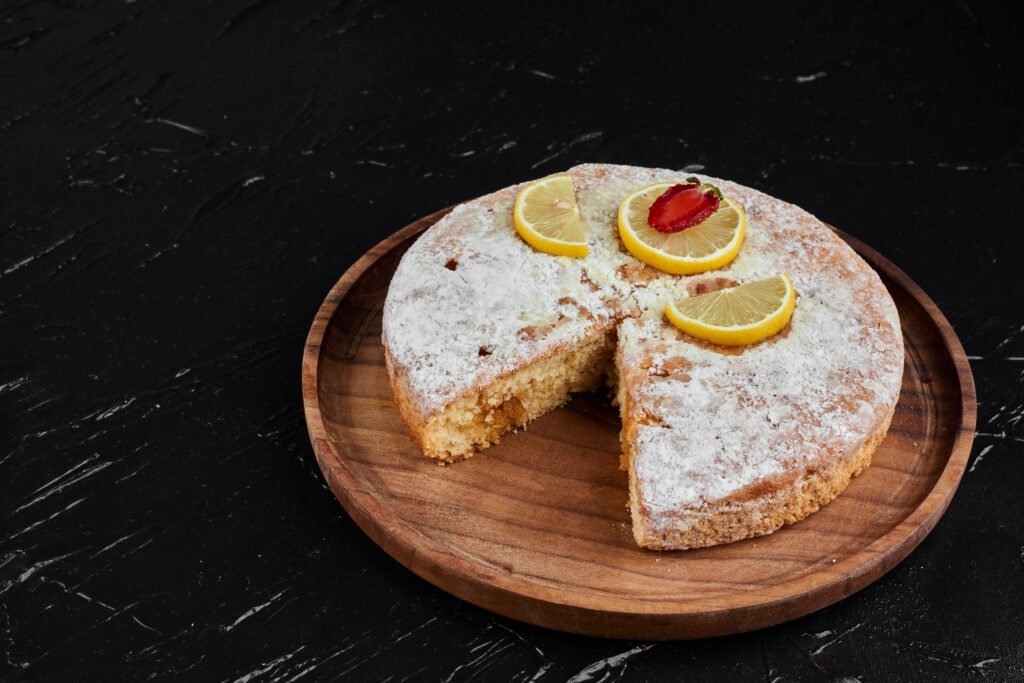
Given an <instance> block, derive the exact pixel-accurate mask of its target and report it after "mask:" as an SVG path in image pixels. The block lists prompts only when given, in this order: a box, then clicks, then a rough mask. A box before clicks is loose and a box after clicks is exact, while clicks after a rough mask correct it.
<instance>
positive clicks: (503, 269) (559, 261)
mask: <svg viewBox="0 0 1024 683" xmlns="http://www.w3.org/2000/svg"><path fill="white" fill-rule="evenodd" d="M567 173H568V174H569V175H570V176H571V178H572V182H573V185H574V187H575V196H576V199H577V203H578V211H579V216H580V220H581V223H582V225H583V226H584V227H585V229H586V238H585V239H586V243H587V248H586V250H585V252H584V253H585V254H586V255H585V256H583V257H581V258H571V257H567V256H553V255H551V254H548V253H543V252H542V251H538V250H536V249H534V248H533V247H531V246H530V245H529V244H527V243H526V241H524V239H523V238H521V237H520V235H519V234H517V230H516V226H515V225H514V220H513V206H514V204H515V202H516V197H517V195H518V194H519V191H520V189H521V188H522V187H523V186H522V185H519V186H514V187H509V188H506V189H504V190H500V191H498V192H495V193H493V194H489V195H487V196H484V197H481V198H479V199H476V200H473V201H470V202H467V203H465V204H462V205H460V206H458V207H456V208H455V209H453V210H452V212H451V213H449V214H448V215H447V216H446V217H445V218H443V219H442V220H441V221H439V222H438V223H437V224H435V225H434V226H432V227H431V228H429V229H428V230H427V231H426V232H424V234H423V235H422V236H421V237H420V238H419V239H418V240H417V241H416V242H415V243H414V244H413V245H412V246H411V247H410V249H409V250H408V252H407V253H406V254H405V255H404V257H403V258H402V261H401V263H400V264H399V266H398V269H397V270H396V272H395V275H394V277H393V279H392V282H391V285H390V288H389V290H388V294H387V298H386V301H385V305H384V312H383V343H384V348H385V359H386V363H387V371H388V377H389V380H390V383H391V388H392V392H393V394H394V398H395V403H396V405H397V406H398V409H399V412H400V413H401V415H402V418H403V420H404V421H405V423H406V426H407V427H408V431H409V434H410V436H411V437H412V439H413V441H414V442H415V443H416V444H417V446H418V447H419V449H420V450H421V451H422V452H423V453H424V454H425V455H426V456H428V457H430V458H434V459H435V460H437V461H439V462H441V463H450V462H454V461H457V460H461V459H463V458H467V457H470V456H471V455H473V454H474V453H477V452H479V451H480V450H482V449H484V448H486V447H487V446H489V445H492V444H495V443H497V442H498V440H499V438H500V437H501V435H502V434H504V433H505V432H508V431H509V430H513V429H517V428H520V427H523V426H525V425H526V424H527V423H528V422H529V421H530V420H532V419H534V418H536V417H538V416H540V415H542V414H544V413H546V412H548V411H550V410H552V409H553V408H555V407H557V406H559V405H561V404H563V403H564V402H565V401H566V400H568V398H569V397H570V395H571V394H572V393H573V392H580V391H588V390H592V389H596V388H598V387H600V386H602V385H603V384H604V383H605V381H606V380H607V381H609V382H610V383H611V384H612V385H613V387H614V391H613V393H614V396H615V400H616V402H617V403H618V406H619V410H620V413H621V416H622V432H621V443H622V465H623V467H624V468H625V469H626V470H627V471H628V473H629V491H628V497H629V505H630V510H631V514H632V519H633V534H634V537H635V539H636V542H637V543H638V544H639V545H641V546H644V547H647V548H659V549H681V548H694V547H704V546H709V545H715V544H718V543H726V542H730V541H735V540H739V539H742V538H748V537H751V536H757V535H761V534H767V533H771V532H772V531H774V530H776V529H778V528H779V527H780V526H782V525H783V524H788V523H792V522H795V521H797V520H799V519H801V518H803V517H805V516H807V515H808V514H810V513H812V512H814V511H815V510H817V509H818V508H819V507H820V506H821V505H824V504H825V503H827V502H829V501H830V500H832V499H833V498H835V496H837V495H838V494H839V493H841V492H842V490H843V489H844V488H845V487H846V486H847V484H848V483H849V481H850V479H851V478H852V477H853V476H855V475H857V474H859V473H860V472H861V471H862V470H863V469H864V468H866V467H867V466H868V465H869V464H870V462H871V455H872V453H873V451H874V449H875V448H876V447H877V445H878V444H879V443H880V442H881V440H882V439H883V438H884V436H885V433H886V430H887V429H888V426H889V422H890V420H891V417H892V414H893V410H894V408H895V405H896V400H897V398H898V395H899V390H900V383H901V379H902V372H903V341H902V340H903V338H902V334H901V332H900V325H899V318H898V316H897V312H896V306H895V304H894V303H893V301H892V299H891V297H890V296H889V294H888V292H887V291H886V289H885V287H884V285H883V284H882V282H881V280H880V279H879V277H878V275H877V274H876V273H875V272H874V271H873V270H872V269H871V268H870V267H869V266H868V265H867V264H866V263H865V262H864V261H863V260H862V259H861V258H860V257H859V256H857V254H856V253H854V252H853V250H852V249H851V248H850V247H849V246H847V245H846V244H845V243H844V242H843V241H842V240H841V239H839V238H838V237H837V236H836V235H835V234H834V233H833V232H832V231H831V230H830V229H829V228H828V227H827V226H825V225H824V224H823V223H822V222H821V221H819V220H817V219H816V218H815V217H814V216H812V215H811V214H809V213H807V212H806V211H803V210H802V209H800V208H798V207H796V206H794V205H792V204H788V203H786V202H783V201H781V200H778V199H775V198H773V197H770V196H768V195H765V194H763V193H761V192H758V191H756V190H753V189H750V188H747V187H744V186H742V185H738V184H736V183H732V182H729V181H725V180H718V179H713V178H703V177H702V178H700V179H699V180H701V181H703V182H710V183H713V184H714V185H715V186H717V188H719V189H720V190H721V192H722V193H723V194H724V195H725V196H726V197H728V198H730V201H731V202H735V203H736V204H737V205H738V206H740V207H742V210H743V212H745V215H746V225H745V232H746V234H745V238H744V241H743V244H742V248H741V249H739V251H738V255H736V256H735V259H734V260H732V261H731V263H728V264H727V265H725V266H723V267H721V268H719V269H717V270H713V271H710V272H705V273H701V274H695V275H671V274H668V273H665V272H663V271H661V270H657V269H655V268H652V267H651V266H649V265H647V264H645V263H644V262H642V261H640V260H638V259H637V258H635V257H634V256H633V255H632V254H631V253H630V251H629V250H627V249H626V248H625V246H624V245H623V242H622V239H621V238H620V235H619V230H618V216H617V212H618V208H619V206H620V204H621V203H622V202H623V199H624V198H626V197H628V196H630V195H631V193H635V192H636V191H637V188H641V187H644V186H648V185H652V184H655V183H676V182H685V176H687V175H689V174H682V173H679V172H675V171H669V170H659V169H647V168H637V167H630V166H617V165H603V164H586V165H582V166H577V167H575V168H572V169H570V170H569V171H567ZM780 272H785V273H787V274H788V276H789V279H791V281H792V286H793V288H795V291H796V292H797V293H798V296H797V298H796V306H795V310H793V309H792V308H791V309H790V310H792V311H793V312H792V318H791V319H790V320H789V323H788V324H787V325H786V326H785V327H784V328H783V329H782V330H781V332H779V333H778V334H776V335H774V336H772V337H770V338H768V339H766V340H765V341H762V342H760V343H757V344H753V345H749V346H742V347H726V346H719V345H716V344H712V343H709V342H707V341H703V340H701V339H698V338H696V337H693V336H690V335H688V334H686V333H684V332H682V331H680V329H678V328H677V327H676V326H674V325H673V324H671V323H670V322H669V321H668V320H667V319H666V317H665V307H666V303H667V302H673V301H680V300H682V301H685V300H686V299H687V298H688V297H694V296H699V295H701V294H705V293H707V292H712V291H715V290H721V289H723V288H727V287H732V286H734V285H737V284H740V283H745V282H751V281H755V280H759V279H762V278H766V277H770V276H772V275H774V274H777V273H780ZM626 495H627V492H625V491H624V492H623V498H624V499H625V497H626Z"/></svg>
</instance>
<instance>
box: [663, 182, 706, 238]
mask: <svg viewBox="0 0 1024 683" xmlns="http://www.w3.org/2000/svg"><path fill="white" fill-rule="evenodd" d="M721 203H722V200H721V198H720V197H719V195H718V194H717V193H716V192H715V191H714V190H704V189H702V187H701V186H700V185H697V184H694V185H673V186H672V187H670V188H668V189H667V190H665V191H664V192H663V193H662V194H661V196H660V197H658V198H657V199H656V200H654V203H653V204H651V208H650V211H648V213H647V223H648V225H650V226H651V227H652V228H654V229H655V230H657V231H658V232H679V231H681V230H686V229H687V228H692V227H693V226H695V225H697V224H698V223H702V222H703V221H706V220H707V219H708V218H709V217H710V216H711V214H713V213H714V212H715V211H717V210H718V206H719V205H720V204H721Z"/></svg>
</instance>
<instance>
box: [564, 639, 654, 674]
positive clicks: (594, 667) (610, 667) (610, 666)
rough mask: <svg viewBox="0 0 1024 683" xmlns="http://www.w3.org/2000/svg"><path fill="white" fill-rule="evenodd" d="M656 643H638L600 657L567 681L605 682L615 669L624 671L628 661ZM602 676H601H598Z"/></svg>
mask: <svg viewBox="0 0 1024 683" xmlns="http://www.w3.org/2000/svg"><path fill="white" fill-rule="evenodd" d="M652 647H654V643H647V644H645V645H637V646H636V647H634V648H632V649H630V650H626V651H625V652H620V653H619V654H617V655H614V656H612V657H607V658H606V659H599V660H597V661H596V662H594V663H593V664H590V665H589V666H587V667H585V668H584V669H583V670H582V671H580V672H579V673H578V674H576V675H575V676H573V677H572V678H570V679H569V680H568V681H567V683H591V682H595V683H604V682H605V681H608V680H609V678H610V677H611V675H612V673H613V672H614V671H615V669H617V668H619V667H622V669H623V671H624V670H625V668H626V662H628V661H629V660H630V659H632V658H633V657H635V656H636V655H638V654H640V653H641V652H647V651H648V650H650V649H651V648H652ZM598 676H600V678H598Z"/></svg>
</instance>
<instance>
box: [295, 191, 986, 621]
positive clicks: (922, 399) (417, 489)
mask: <svg viewBox="0 0 1024 683" xmlns="http://www.w3.org/2000/svg"><path fill="white" fill-rule="evenodd" d="M447 211H448V209H446V210H444V211H439V212H437V213H435V214H433V215H430V216H427V217H425V218H422V219H420V220H418V221H416V222H415V223H413V224H412V225H409V226H407V227H406V228H404V229H402V230H400V231H398V232H397V233H395V234H394V235H393V236H391V237H389V238H388V239H386V240H384V241H383V242H381V243H380V244H378V245H377V246H375V247H374V248H373V249H371V250H370V251H369V252H367V253H366V254H365V255H364V256H363V257H362V258H361V259H359V261H357V262H356V263H355V265H353V266H352V267H351V268H350V269H349V270H348V272H346V273H345V275H344V276H343V277H342V278H341V280H340V281H338V283H337V284H336V285H335V286H334V288H333V289H332V290H331V292H330V294H329V295H328V296H327V299H326V300H325V301H324V303H323V306H321V308H320V311H319V313H318V314H317V316H316V320H315V321H314V322H313V327H312V329H311V330H310V332H309V338H308V340H307V342H306V350H305V354H304V357H303V362H302V393H303V400H304V403H305V410H306V422H307V424H308V427H309V434H310V439H311V441H312V443H313V448H314V449H315V451H316V457H317V461H318V462H319V463H320V468H321V470H322V471H323V473H324V476H325V477H326V479H327V482H328V484H329V485H330V487H331V490H332V491H334V494H335V495H336V496H337V497H338V500H339V501H341V504H342V505H343V506H344V507H345V509H346V510H347V511H348V513H349V514H350V515H351V516H352V518H353V519H354V520H355V521H356V523H358V524H359V526H360V527H361V528H362V529H363V531H365V532H366V533H367V534H369V536H370V537H371V538H372V539H373V540H374V541H376V542H377V544H378V545H380V546H381V547H382V548H383V549H384V550H386V551H387V552H388V553H389V554H390V555H391V556H392V557H394V558H395V559H396V560H398V561H399V562H401V563H402V564H403V565H405V566H406V567H408V568H409V569H411V570H412V571H414V572H415V573H416V574H418V575H419V576H421V577H423V578H424V579H426V580H427V581H429V582H431V583H433V584H434V585H436V586H438V587H440V588H442V589H444V590H446V591H448V592H450V593H452V594H454V595H456V596H458V597H460V598H462V599H464V600H468V601H469V602H472V603H474V604H476V605H479V606H480V607H483V608H485V609H488V610H491V611H494V612H497V613H499V614H503V615H505V616H508V617H511V618H513V619H519V620H521V621H525V622H529V623H532V624H538V625H541V626H546V627H549V628H554V629H560V630H563V631H571V632H574V633H584V634H589V635H596V636H606V637H616V638H643V639H650V638H700V637H706V636H716V635H722V634H728V633H737V632H740V631H747V630H751V629H756V628H760V627H764V626H769V625H771V624H777V623H779V622H782V621H786V620H789V619H793V618H796V617H799V616H802V615H804V614H807V613H809V612H812V611H814V610H817V609H820V608H822V607H824V606H826V605H829V604H832V603H833V602H836V601H837V600H840V599H842V598H844V597H846V596H848V595H850V594H851V593H854V592H856V591H858V590H860V589H861V588H863V587H865V586H867V585H868V584H869V583H871V582H872V581H874V580H875V579H877V578H878V577H879V576H881V575H882V574H884V573H885V572H887V571H888V570H890V569H891V568H892V567H893V566H895V565H896V564H897V563H898V562H900V561H901V560H902V559H903V558H905V557H906V556H907V554H909V553H910V551H911V550H913V549H914V548H915V547H916V546H917V545H918V543H920V542H921V540H922V539H923V538H924V537H925V535H926V534H928V532H929V531H931V530H932V528H934V526H935V524H936V522H938V520H939V517H940V516H941V515H942V513H943V512H944V511H945V509H946V506H947V505H948V504H949V501H950V499H951V498H952V496H953V493H954V491H955V490H956V487H957V484H958V483H959V481H960V477H961V475H962V474H963V471H964V467H965V465H966V464H967V458H968V455H969V453H970V449H971V442H972V440H973V437H974V422H975V393H974V383H973V379H972V377H971V371H970V368H969V366H968V363H967V359H966V358H965V356H964V352H963V348H962V347H961V345H960V342H959V340H958V339H957V337H956V335H955V334H954V332H953V330H952V328H951V327H950V325H949V323H948V322H947V321H946V319H945V318H944V317H943V315H942V313H941V312H940V311H939V310H938V308H936V307H935V304H934V303H932V301H931V299H929V298H928V296H927V295H925V293H924V292H923V291H921V289H920V288H919V287H918V286H917V285H915V284H914V283H913V282H912V281H911V280H910V279H909V278H908V277H907V276H906V275H904V274H903V273H902V272H901V271H900V270H899V269H898V268H896V267H895V266H894V265H893V264H892V263H890V262H889V261H887V260H886V259H885V258H883V257H882V256H880V255H879V254H878V253H876V252H875V251H874V250H872V249H871V248H870V247H867V246H866V245H864V244H862V243H861V242H859V241H857V240H855V239H853V238H852V237H849V236H847V235H843V238H844V239H846V240H847V241H848V242H849V243H850V244H851V246H853V248H854V249H856V250H857V252H858V253H860V254H861V255H862V256H863V257H864V258H865V259H866V260H867V261H868V263H870V264H871V265H872V266H873V267H874V268H875V269H876V270H877V271H878V272H879V273H880V274H881V276H882V279H883V281H884V282H885V284H886V286H887V287H888V288H889V291H890V292H891V293H892V296H893V298H894V299H895V300H896V305H897V306H898V307H899V312H900V317H901V319H902V323H903V334H904V340H905V343H906V369H905V373H904V379H903V391H902V394H901V395H900V400H899V403H898V405H897V408H896V414H895V417H894V418H893V421H892V427H891V428H890V429H889V435H888V437H887V438H886V439H885V441H884V443H883V444H882V445H881V447H880V448H879V449H878V450H877V451H876V452H875V456H874V463H873V464H872V466H871V467H870V468H869V469H868V470H867V472H865V473H864V474H862V475H861V476H860V477H858V478H856V479H855V480H854V481H853V483H852V484H850V486H849V488H848V489H847V490H846V492H845V493H843V494H842V495H841V496H839V498H838V499H836V500H835V501H833V502H832V503H831V504H829V505H827V506H826V507H824V508H823V509H822V510H820V511H819V512H817V513H815V514H813V515H811V516H810V517H808V518H807V519H805V520H803V521H801V522H798V523H797V524H795V525H793V526H789V527H785V528H783V529H781V530H779V531H777V532H775V533H774V534H772V535H770V536H766V537H762V538H756V539H750V540H747V541H741V542H738V543H732V544H729V545H724V546H717V547H714V548H708V549H702V550H687V551H674V552H652V551H648V550H642V549H640V548H638V547H637V546H636V545H635V544H634V543H633V539H632V536H631V533H630V522H629V512H628V511H627V509H626V500H627V488H626V473H625V472H623V471H621V470H620V469H619V466H618V464H619V462H618V461H619V444H618V433H619V418H618V414H617V412H616V411H615V410H614V409H613V408H611V407H610V406H609V405H608V403H607V401H606V400H605V398H604V397H603V396H601V395H596V394H595V395H581V396H578V397H576V398H575V399H574V400H573V401H572V402H570V403H569V404H568V405H567V406H566V407H564V408H561V409H559V410H556V411H554V412H552V413H549V414H548V415H546V416H544V417H542V418H541V419H539V420H537V421H536V422H534V423H533V424H531V425H530V427H529V429H528V430H526V431H522V432H519V433H517V434H512V435H508V436H506V437H505V438H504V439H503V440H502V443H501V444H500V445H499V446H495V447H493V448H490V449H488V450H487V451H485V452H484V453H482V454H480V455H478V456H477V457H475V458H472V459H470V460H468V461H465V462H462V463H458V464H456V465H453V466H449V467H438V466H437V465H435V464H433V462H432V461H430V460H428V459H427V458H425V457H423V456H422V455H421V454H420V453H419V452H418V451H417V449H416V448H415V447H414V446H413V444H412V443H411V442H410V440H409V438H408V437H407V436H406V433H405V429H404V427H403V425H402V421H401V419H400V417H399V415H398V412H397V410H396V409H395V407H394V405H393V404H392V401H391V390H390V388H389V386H388V381H387V376H386V373H385V369H384V357H383V347H382V346H381V342H380V332H381V308H382V306H383V304H384V296H385V293H386V292H387V288H388V283H389V282H390V281H391V275H392V273H394V271H395V268H396V266H397V265H398V262H399V259H400V258H401V257H402V254H404V253H405V250H406V249H408V247H409V246H410V245H411V244H412V243H413V242H414V241H415V239H416V237H417V236H418V235H419V234H420V232H422V231H423V230H424V229H426V228H427V227H429V226H430V225H433V224H434V223H435V222H437V221H438V220H439V219H440V218H441V217H442V216H443V215H444V214H445V213H447ZM840 234H842V233H840Z"/></svg>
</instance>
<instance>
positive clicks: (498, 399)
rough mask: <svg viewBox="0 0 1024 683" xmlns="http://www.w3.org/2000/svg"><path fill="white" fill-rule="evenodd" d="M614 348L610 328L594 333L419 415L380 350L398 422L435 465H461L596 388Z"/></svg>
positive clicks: (402, 380) (398, 375) (400, 378)
mask: <svg viewBox="0 0 1024 683" xmlns="http://www.w3.org/2000/svg"><path fill="white" fill-rule="evenodd" d="M614 348H615V333H614V329H597V330H595V331H594V334H593V335H592V336H591V337H590V338H588V339H586V340H584V341H583V342H581V343H580V344H578V345H567V346H565V347H564V348H558V349H556V350H555V351H554V352H552V353H549V354H548V355H546V356H544V357H541V358H537V359H535V360H533V361H532V362H531V363H529V364H528V365H526V366H525V367H523V368H521V369H519V370H516V371H513V372H510V373H508V374H506V375H504V376H502V377H499V378H498V379H496V380H494V381H493V382H490V383H489V384H487V385H486V386H482V387H479V388H476V389H474V390H472V391H469V392H467V393H465V394H463V395H462V396H460V397H459V398H457V399H455V400H454V401H452V402H451V403H449V404H448V405H447V406H445V407H444V408H443V409H442V410H439V411H436V412H434V413H433V414H430V415H423V414H422V413H420V412H419V411H418V409H417V407H416V405H415V403H414V402H413V401H412V400H410V398H409V393H410V392H409V388H408V383H407V380H406V379H405V377H404V376H403V375H402V374H401V372H400V371H398V369H397V368H396V367H395V365H394V363H393V361H392V360H391V358H390V354H388V353H387V352H386V351H385V361H386V365H387V369H388V380H389V382H390V384H391V391H392V394H393V395H394V397H395V403H396V405H397V406H398V410H399V413H400V414H401V416H402V420H403V421H404V422H405V425H406V428H407V430H408V432H409V434H410V436H411V438H412V440H413V442H414V443H415V444H416V446H417V447H418V448H419V450H420V451H422V452H423V454H424V455H426V456H428V457H430V458H433V459H434V460H437V461H438V462H439V463H441V464H444V463H451V462H456V461H458V460H465V459H466V458H469V457H471V456H472V455H474V454H475V453H476V452H478V451H480V450H481V449H484V448H487V447H488V446H493V445H495V444H497V443H498V442H499V441H500V440H501V436H502V434H504V433H506V432H508V431H511V430H515V429H518V428H521V427H524V426H526V425H527V424H528V423H529V422H531V421H532V420H535V419H536V418H538V417H540V416H541V415H544V414H545V413H548V412H550V411H551V410H554V409H555V408H557V407H559V406H561V405H563V404H564V403H565V402H566V401H568V400H569V398H570V397H571V395H572V394H574V393H577V392H583V391H591V390H593V389H596V388H598V387H599V386H601V384H602V382H603V380H604V377H605V375H606V373H607V370H608V365H609V364H610V363H611V359H612V353H613V351H614Z"/></svg>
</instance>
